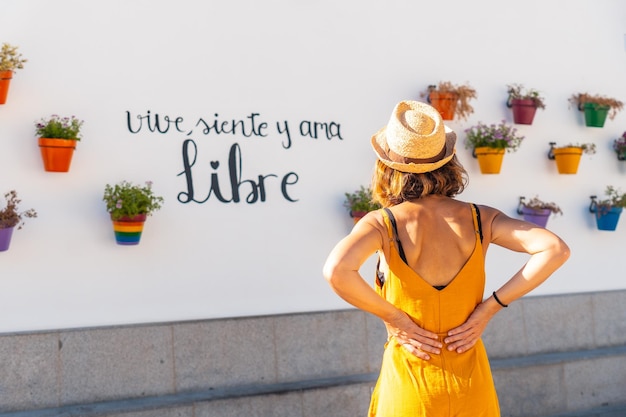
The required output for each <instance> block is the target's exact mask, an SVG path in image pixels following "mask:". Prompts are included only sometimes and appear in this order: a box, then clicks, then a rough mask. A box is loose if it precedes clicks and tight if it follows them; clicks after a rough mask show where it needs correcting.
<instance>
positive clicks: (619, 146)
mask: <svg viewBox="0 0 626 417" xmlns="http://www.w3.org/2000/svg"><path fill="white" fill-rule="evenodd" d="M613 150H614V151H615V153H616V154H617V159H619V160H620V161H626V132H624V133H622V136H620V137H619V138H617V139H615V140H614V141H613Z"/></svg>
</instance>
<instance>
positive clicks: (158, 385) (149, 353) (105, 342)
mask: <svg viewBox="0 0 626 417" xmlns="http://www.w3.org/2000/svg"><path fill="white" fill-rule="evenodd" d="M59 340H60V358H61V371H60V397H61V404H75V403H80V402H97V401H104V400H111V399H119V398H128V397H143V396H148V395H158V394H167V393H172V392H173V390H174V378H173V376H174V372H173V361H172V358H173V356H172V343H171V340H172V336H171V328H170V327H169V326H136V327H134V326H133V327H119V328H106V329H94V330H80V331H67V332H62V333H61V334H60V336H59Z"/></svg>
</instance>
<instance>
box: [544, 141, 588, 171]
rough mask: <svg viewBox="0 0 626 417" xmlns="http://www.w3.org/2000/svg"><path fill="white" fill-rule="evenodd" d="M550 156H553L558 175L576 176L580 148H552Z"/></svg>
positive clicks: (580, 152) (580, 153)
mask: <svg viewBox="0 0 626 417" xmlns="http://www.w3.org/2000/svg"><path fill="white" fill-rule="evenodd" d="M552 154H553V155H554V160H555V161H556V168H557V170H558V171H559V174H576V173H577V172H578V165H579V164H580V157H581V156H582V154H583V150H582V148H578V147H574V146H572V147H565V148H554V149H552Z"/></svg>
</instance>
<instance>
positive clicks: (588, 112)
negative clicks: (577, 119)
mask: <svg viewBox="0 0 626 417" xmlns="http://www.w3.org/2000/svg"><path fill="white" fill-rule="evenodd" d="M609 110H610V107H609V106H599V105H596V104H593V103H585V105H584V106H583V111H584V112H585V125H586V126H589V127H604V122H605V121H606V116H607V115H608V114H609Z"/></svg>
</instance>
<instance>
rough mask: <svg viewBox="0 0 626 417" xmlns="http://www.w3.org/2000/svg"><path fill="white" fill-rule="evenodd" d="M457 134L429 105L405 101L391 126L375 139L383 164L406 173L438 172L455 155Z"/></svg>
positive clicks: (394, 115)
mask: <svg viewBox="0 0 626 417" xmlns="http://www.w3.org/2000/svg"><path fill="white" fill-rule="evenodd" d="M455 143H456V134H455V133H454V132H453V131H452V130H450V129H449V128H448V127H446V126H445V125H444V124H443V119H442V118H441V114H439V112H438V111H437V110H436V109H435V108H434V107H431V106H429V105H428V104H426V103H422V102H419V101H401V102H400V103H398V104H397V105H396V106H395V107H394V109H393V112H392V113H391V117H390V119H389V123H388V124H387V126H385V127H384V128H382V129H380V130H379V131H378V132H377V133H376V134H375V135H374V136H372V147H373V149H374V152H375V153H376V155H377V156H378V159H379V161H381V162H382V163H383V164H385V165H387V166H389V167H391V168H393V169H396V170H398V171H402V172H414V173H423V172H430V171H434V170H436V169H438V168H440V167H442V166H443V165H445V164H446V163H447V162H448V161H450V160H451V159H452V158H453V157H454V154H455Z"/></svg>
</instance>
